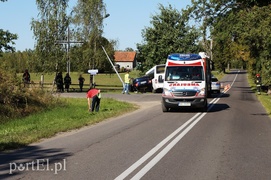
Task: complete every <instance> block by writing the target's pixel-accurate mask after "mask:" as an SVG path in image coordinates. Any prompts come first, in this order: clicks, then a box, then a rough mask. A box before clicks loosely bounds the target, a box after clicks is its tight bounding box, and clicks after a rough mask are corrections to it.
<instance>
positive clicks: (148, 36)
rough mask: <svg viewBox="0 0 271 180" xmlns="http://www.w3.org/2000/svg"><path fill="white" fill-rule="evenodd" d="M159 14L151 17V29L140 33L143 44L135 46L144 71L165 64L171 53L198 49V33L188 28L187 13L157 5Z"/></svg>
mask: <svg viewBox="0 0 271 180" xmlns="http://www.w3.org/2000/svg"><path fill="white" fill-rule="evenodd" d="M159 10H160V14H157V15H155V16H153V17H152V20H151V24H152V27H147V28H145V29H144V30H143V31H142V37H143V40H144V44H137V49H138V51H139V52H138V60H139V61H141V63H142V65H143V66H141V67H142V70H143V71H145V70H147V69H149V68H151V67H152V66H153V65H156V64H163V63H165V62H166V59H167V56H168V55H169V54H171V53H176V52H179V53H195V52H199V50H200V48H199V45H198V44H197V40H198V38H199V31H198V30H197V29H196V28H195V27H191V26H189V18H188V11H185V10H183V11H182V12H179V11H178V10H176V9H173V8H172V6H171V5H169V7H164V6H163V5H161V4H159Z"/></svg>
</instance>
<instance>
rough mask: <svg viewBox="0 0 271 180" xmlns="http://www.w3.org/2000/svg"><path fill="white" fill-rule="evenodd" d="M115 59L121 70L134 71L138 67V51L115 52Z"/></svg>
mask: <svg viewBox="0 0 271 180" xmlns="http://www.w3.org/2000/svg"><path fill="white" fill-rule="evenodd" d="M114 57H115V65H116V66H117V67H118V68H119V69H123V68H124V69H129V70H132V69H133V68H135V67H136V51H115V54H114Z"/></svg>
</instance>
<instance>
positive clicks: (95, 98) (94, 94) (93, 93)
mask: <svg viewBox="0 0 271 180" xmlns="http://www.w3.org/2000/svg"><path fill="white" fill-rule="evenodd" d="M91 99H92V103H90V101H91ZM87 100H88V110H89V111H90V112H94V110H95V111H96V112H98V111H99V109H100V101H101V90H100V89H95V88H92V89H89V90H88V92H87ZM90 104H91V107H90Z"/></svg>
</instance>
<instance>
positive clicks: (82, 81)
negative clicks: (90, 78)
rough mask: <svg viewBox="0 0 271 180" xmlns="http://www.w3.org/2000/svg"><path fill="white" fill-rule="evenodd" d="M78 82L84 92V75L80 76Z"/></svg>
mask: <svg viewBox="0 0 271 180" xmlns="http://www.w3.org/2000/svg"><path fill="white" fill-rule="evenodd" d="M78 81H79V87H80V92H82V91H83V86H84V82H85V78H83V76H82V74H80V76H79V78H78Z"/></svg>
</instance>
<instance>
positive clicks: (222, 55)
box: [0, 0, 271, 84]
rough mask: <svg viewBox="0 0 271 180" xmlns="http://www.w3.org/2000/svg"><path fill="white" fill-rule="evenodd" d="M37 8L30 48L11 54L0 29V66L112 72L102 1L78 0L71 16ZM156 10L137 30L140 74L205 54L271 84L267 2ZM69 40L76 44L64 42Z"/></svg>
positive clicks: (47, 6) (214, 1) (212, 0)
mask: <svg viewBox="0 0 271 180" xmlns="http://www.w3.org/2000/svg"><path fill="white" fill-rule="evenodd" d="M1 1H5V0H1ZM36 4H37V7H38V10H39V16H38V19H32V21H31V28H32V30H33V32H34V36H35V40H36V45H35V49H34V50H26V51H23V52H12V51H14V49H13V48H12V42H13V40H14V39H16V38H17V37H16V34H15V35H14V34H11V33H9V32H8V31H4V30H0V38H1V45H0V54H2V57H1V58H0V60H1V62H2V63H1V64H2V65H1V66H4V67H5V68H6V69H12V70H16V72H22V71H23V70H24V69H25V68H27V67H28V68H29V67H31V68H32V71H36V72H52V71H55V70H56V69H59V70H61V71H65V70H66V67H67V62H69V61H68V60H70V62H71V64H70V67H71V69H70V70H71V71H84V70H86V69H89V68H93V67H94V68H98V69H99V70H105V71H107V70H110V69H111V66H110V64H109V62H108V60H107V58H106V55H105V54H104V52H103V51H102V49H101V46H104V47H105V49H106V50H107V51H108V54H109V56H110V58H111V59H114V56H113V55H114V50H115V46H116V44H117V41H115V40H108V39H106V38H105V37H103V36H102V34H103V20H104V18H106V17H107V16H108V14H107V12H106V5H105V4H104V2H103V1H102V0H78V1H77V4H76V6H75V7H73V8H72V11H71V12H67V7H68V0H63V1H57V0H55V1H49V0H36ZM158 8H159V12H158V13H157V14H155V15H153V16H152V17H151V20H150V24H151V26H149V27H146V28H144V29H143V30H142V38H143V43H141V44H137V61H139V62H141V65H142V66H140V68H141V70H142V71H146V70H147V69H149V68H150V67H152V66H153V65H156V64H162V63H165V61H166V58H167V56H168V54H170V53H176V52H178V53H198V52H200V51H205V52H207V53H208V54H209V55H210V56H211V59H212V61H213V62H214V64H215V68H216V69H217V70H218V71H225V68H226V67H228V66H230V67H232V68H245V69H247V70H248V72H249V74H250V75H252V76H254V75H255V74H257V73H260V74H261V75H262V76H263V82H264V83H265V84H270V83H271V78H270V74H271V68H270V52H271V36H270V34H271V29H270V25H271V16H270V12H271V0H192V1H191V5H189V6H187V7H186V8H185V9H181V10H177V9H176V8H173V6H172V5H170V4H169V5H168V6H163V5H161V4H159V6H158ZM68 32H69V33H68ZM68 39H69V41H71V42H78V43H73V44H72V45H71V44H67V40H68ZM70 45H71V46H70ZM3 52H4V53H3Z"/></svg>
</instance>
